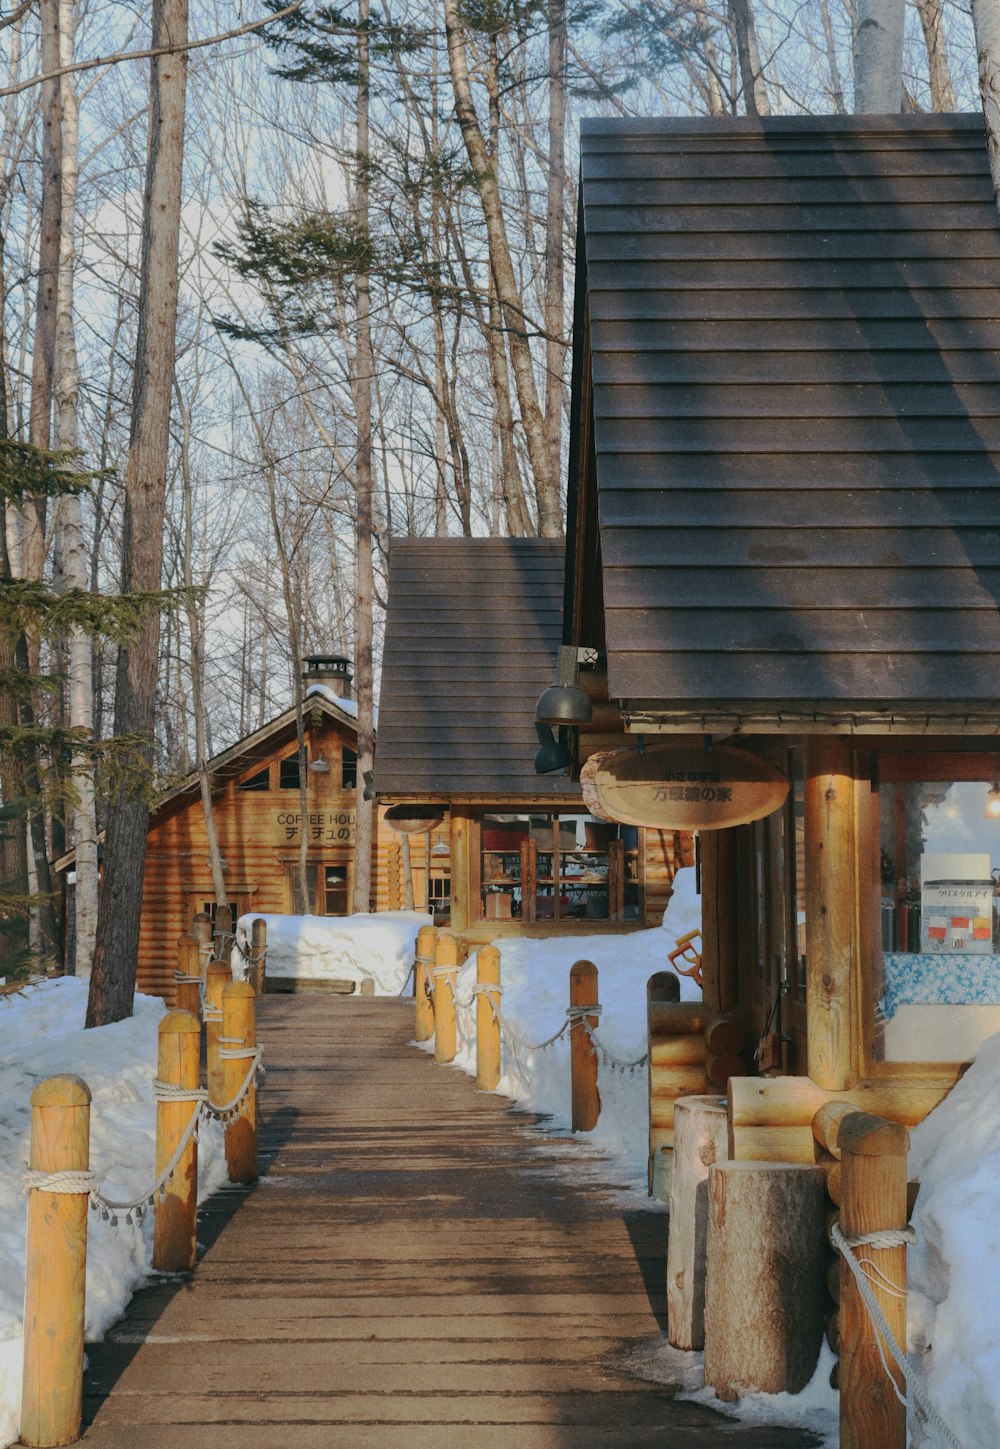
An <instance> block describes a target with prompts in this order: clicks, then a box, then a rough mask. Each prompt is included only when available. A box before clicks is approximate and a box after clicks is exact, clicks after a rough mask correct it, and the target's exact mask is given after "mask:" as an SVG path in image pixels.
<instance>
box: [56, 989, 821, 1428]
mask: <svg viewBox="0 0 1000 1449" xmlns="http://www.w3.org/2000/svg"><path fill="white" fill-rule="evenodd" d="M412 1017H413V1008H412V1003H407V1002H405V1001H403V1002H397V1001H392V1000H385V999H382V1000H374V999H361V998H342V997H334V996H323V995H300V996H292V997H274V996H272V997H268V998H266V1000H265V1001H264V1002H263V1003H262V1004H261V1010H260V1030H259V1036H260V1040H261V1041H262V1042H263V1044H264V1052H265V1061H266V1064H267V1068H268V1075H267V1079H266V1082H265V1083H264V1086H263V1088H262V1091H261V1097H260V1102H261V1116H262V1130H261V1150H262V1165H263V1166H264V1167H265V1168H266V1172H265V1175H264V1176H263V1177H262V1180H261V1182H260V1184H259V1185H258V1186H257V1187H256V1188H255V1189H252V1190H242V1189H232V1190H230V1191H229V1192H226V1193H222V1194H219V1195H218V1196H217V1197H216V1198H214V1199H212V1200H211V1201H210V1202H209V1203H208V1204H207V1205H206V1208H205V1210H204V1211H203V1214H202V1217H201V1219H200V1226H199V1236H200V1239H201V1241H202V1243H203V1245H204V1251H203V1254H202V1256H201V1261H200V1262H199V1265H198V1268H197V1270H196V1272H195V1273H194V1274H193V1275H191V1276H185V1277H183V1278H180V1279H176V1280H169V1281H163V1282H160V1283H158V1284H154V1285H153V1286H152V1287H150V1288H148V1289H146V1290H144V1291H143V1292H141V1293H139V1294H138V1295H137V1296H136V1297H135V1298H134V1299H133V1301H132V1304H131V1306H130V1308H129V1311H128V1314H127V1316H126V1317H125V1318H124V1319H123V1320H122V1322H121V1323H120V1324H119V1325H118V1326H117V1327H116V1328H115V1329H114V1330H113V1331H112V1333H111V1335H110V1337H109V1339H108V1341H107V1342H106V1343H103V1344H97V1345H94V1346H92V1347H91V1348H90V1349H89V1350H88V1352H89V1369H88V1372H87V1374H86V1376H85V1381H84V1415H85V1422H86V1428H85V1432H84V1436H83V1439H82V1440H81V1441H80V1442H81V1443H83V1444H86V1445H87V1446H90V1449H230V1446H233V1449H235V1446H240V1449H263V1446H273V1445H280V1446H282V1449H339V1446H348V1445H350V1446H352V1449H369V1446H370V1449H403V1446H404V1445H405V1446H406V1449H458V1446H462V1449H590V1446H592V1445H623V1446H629V1449H633V1446H634V1449H641V1446H645V1445H669V1446H670V1449H708V1446H709V1445H712V1446H715V1445H719V1444H720V1443H721V1444H725V1445H727V1446H732V1449H751V1446H752V1449H794V1446H805V1445H811V1444H814V1443H815V1440H814V1439H812V1438H811V1437H810V1436H809V1435H805V1434H802V1433H799V1432H796V1431H793V1430H787V1429H747V1428H745V1427H742V1426H739V1425H736V1424H734V1423H733V1422H732V1421H731V1420H726V1419H723V1418H721V1417H720V1416H718V1415H715V1414H713V1413H712V1412H711V1411H709V1410H707V1409H704V1408H701V1407H699V1406H696V1405H691V1404H685V1403H678V1402H675V1401H674V1400H673V1399H672V1398H671V1397H670V1395H669V1392H668V1391H667V1390H666V1389H664V1388H663V1387H662V1386H659V1385H656V1384H650V1383H644V1382H641V1381H640V1380H638V1379H636V1378H635V1377H633V1376H631V1375H630V1374H629V1373H628V1372H627V1370H626V1369H625V1367H624V1365H623V1359H624V1357H625V1354H626V1353H627V1351H628V1350H629V1348H630V1347H634V1346H635V1345H637V1344H639V1343H641V1342H642V1341H644V1340H649V1339H650V1338H652V1337H653V1336H655V1335H658V1334H659V1333H660V1332H661V1328H662V1322H663V1315H664V1313H665V1306H664V1295H663V1276H664V1253H665V1241H664V1223H665V1219H664V1217H663V1215H662V1213H659V1212H655V1211H652V1210H649V1211H645V1210H642V1209H641V1208H640V1209H639V1210H638V1211H636V1212H628V1211H626V1212H624V1213H623V1211H622V1209H621V1207H620V1206H616V1205H615V1203H614V1200H613V1198H612V1196H611V1194H609V1193H607V1192H605V1191H603V1190H602V1189H601V1188H600V1187H599V1186H593V1187H592V1186H589V1185H588V1186H585V1187H580V1186H579V1185H574V1184H573V1183H572V1182H570V1180H569V1179H568V1177H567V1176H566V1175H565V1174H561V1173H559V1172H558V1171H556V1170H555V1165H556V1164H557V1163H558V1161H559V1160H563V1161H572V1160H573V1158H574V1156H577V1155H578V1152H579V1149H578V1148H577V1147H576V1145H575V1144H574V1143H573V1142H567V1141H566V1140H565V1138H563V1139H558V1138H553V1137H551V1136H548V1137H547V1136H546V1135H545V1133H544V1128H540V1127H538V1126H537V1125H534V1124H533V1121H532V1119H531V1118H526V1117H524V1116H522V1115H521V1114H516V1113H512V1112H511V1111H510V1110H509V1108H508V1106H507V1104H506V1103H505V1102H504V1101H503V1099H500V1098H497V1097H493V1096H490V1095H488V1094H485V1093H479V1092H477V1091H476V1090H475V1087H474V1085H473V1083H472V1082H471V1081H470V1079H469V1078H468V1077H466V1076H465V1075H464V1074H462V1073H459V1072H457V1071H452V1070H449V1069H447V1068H444V1067H437V1066H435V1065H434V1063H433V1061H432V1060H430V1059H429V1058H428V1057H427V1056H426V1055H425V1054H424V1053H422V1052H418V1051H417V1050H415V1049H413V1048H411V1047H409V1046H408V1045H407V1043H408V1041H409V1039H410V1036H411V1033H412Z"/></svg>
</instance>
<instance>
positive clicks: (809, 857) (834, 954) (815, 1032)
mask: <svg viewBox="0 0 1000 1449" xmlns="http://www.w3.org/2000/svg"><path fill="white" fill-rule="evenodd" d="M805 826H806V840H805V852H806V1019H807V1030H808V1064H809V1075H810V1077H811V1078H812V1079H813V1081H814V1082H815V1083H816V1084H817V1085H818V1086H820V1087H824V1088H825V1089H826V1090H827V1091H831V1092H839V1091H843V1090H845V1089H846V1088H848V1087H850V1085H851V1084H852V1081H853V1080H854V1077H855V1071H854V1052H853V1042H852V1023H853V1012H852V997H853V991H854V971H853V964H854V953H855V950H856V931H855V917H856V901H855V895H856V882H857V878H858V872H857V831H856V822H855V808H854V779H853V777H852V773H851V749H850V743H849V741H846V740H843V739H841V738H839V737H838V736H835V735H810V736H808V737H807V740H806V779H805Z"/></svg>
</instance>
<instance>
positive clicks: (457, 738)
mask: <svg viewBox="0 0 1000 1449" xmlns="http://www.w3.org/2000/svg"><path fill="white" fill-rule="evenodd" d="M563 550H564V545H563V542H562V540H561V539H560V540H553V539H539V538H514V539H510V538H418V539H394V540H393V543H392V549H391V553H390V559H389V599H388V607H387V611H386V622H385V651H384V656H383V663H382V688H381V696H380V707H379V737H378V749H377V751H376V755H375V788H376V790H377V792H378V794H379V797H380V798H387V799H390V800H391V799H396V800H420V799H421V798H424V797H436V798H441V797H445V798H449V799H456V800H460V799H462V798H463V797H465V798H468V797H477V796H484V795H485V796H501V797H502V796H508V797H516V796H528V797H530V796H541V797H546V796H549V795H567V794H568V795H573V794H574V793H576V787H575V786H573V785H571V784H570V782H569V781H568V780H567V779H566V777H565V776H564V775H562V774H557V775H536V774H535V773H534V769H533V760H534V755H535V751H536V749H537V748H538V741H537V739H536V738H535V732H534V728H533V718H534V711H535V702H536V700H537V699H538V696H539V695H540V694H541V692H542V690H543V689H545V688H546V687H547V686H548V685H549V684H551V683H552V680H553V678H554V676H555V663H556V656H557V654H558V651H559V645H560V643H561V642H562V603H563Z"/></svg>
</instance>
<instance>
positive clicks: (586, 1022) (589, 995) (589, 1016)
mask: <svg viewBox="0 0 1000 1449" xmlns="http://www.w3.org/2000/svg"><path fill="white" fill-rule="evenodd" d="M600 1013H601V1008H600V1006H599V1005H598V998H597V967H596V966H595V965H594V963H593V961H577V962H576V964H575V965H574V966H573V967H572V968H571V970H570V973H569V1052H570V1090H571V1094H572V1125H573V1131H574V1132H592V1131H593V1129H594V1128H595V1127H596V1126H597V1119H598V1118H599V1117H600V1115H601V1098H600V1093H599V1091H598V1088H597V1049H596V1047H595V1046H594V1043H593V1041H592V1040H591V1033H592V1032H593V1031H595V1030H596V1028H597V1019H598V1017H599V1016H600Z"/></svg>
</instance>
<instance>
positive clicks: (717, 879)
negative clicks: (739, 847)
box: [700, 830, 739, 1011]
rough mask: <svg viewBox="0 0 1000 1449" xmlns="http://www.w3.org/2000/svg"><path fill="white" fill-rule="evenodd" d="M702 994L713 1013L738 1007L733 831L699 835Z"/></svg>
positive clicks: (711, 831)
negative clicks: (713, 1010)
mask: <svg viewBox="0 0 1000 1449" xmlns="http://www.w3.org/2000/svg"><path fill="white" fill-rule="evenodd" d="M700 838H701V901H702V907H701V912H702V923H701V939H702V947H701V970H702V995H703V997H704V1000H705V1003H706V1005H707V1006H711V1007H713V1008H714V1009H715V1010H716V1011H732V1010H733V1009H734V1008H735V1007H736V1006H737V1004H738V1000H739V991H738V987H737V980H738V977H737V952H736V831H735V830H705V831H702V834H701V837H700Z"/></svg>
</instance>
